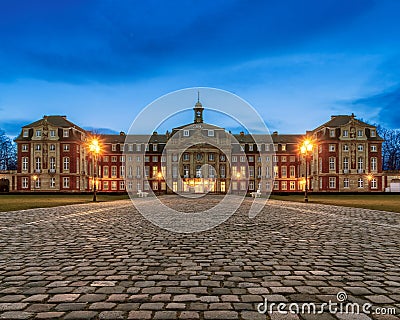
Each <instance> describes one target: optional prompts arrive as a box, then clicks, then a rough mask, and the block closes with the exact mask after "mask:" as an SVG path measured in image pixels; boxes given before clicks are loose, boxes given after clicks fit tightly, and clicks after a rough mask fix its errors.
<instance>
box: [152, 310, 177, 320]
mask: <svg viewBox="0 0 400 320" xmlns="http://www.w3.org/2000/svg"><path fill="white" fill-rule="evenodd" d="M153 319H172V320H174V319H177V313H176V312H175V311H156V313H155V314H154V317H153Z"/></svg>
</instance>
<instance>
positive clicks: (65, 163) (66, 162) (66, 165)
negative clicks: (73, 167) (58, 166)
mask: <svg viewBox="0 0 400 320" xmlns="http://www.w3.org/2000/svg"><path fill="white" fill-rule="evenodd" d="M63 170H64V171H68V170H69V157H64V158H63Z"/></svg>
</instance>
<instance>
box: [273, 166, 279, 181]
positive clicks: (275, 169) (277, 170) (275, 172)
mask: <svg viewBox="0 0 400 320" xmlns="http://www.w3.org/2000/svg"><path fill="white" fill-rule="evenodd" d="M278 176H279V168H278V166H274V178H278Z"/></svg>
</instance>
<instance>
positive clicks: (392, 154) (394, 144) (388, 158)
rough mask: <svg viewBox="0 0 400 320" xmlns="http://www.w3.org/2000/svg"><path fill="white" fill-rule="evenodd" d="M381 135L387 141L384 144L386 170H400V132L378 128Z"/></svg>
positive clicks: (383, 152)
mask: <svg viewBox="0 0 400 320" xmlns="http://www.w3.org/2000/svg"><path fill="white" fill-rule="evenodd" d="M377 129H378V133H379V135H380V136H381V137H382V138H383V139H384V140H385V141H384V142H383V144H382V160H383V169H384V170H400V130H398V129H386V128H383V127H382V126H378V127H377Z"/></svg>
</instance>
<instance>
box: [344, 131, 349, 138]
mask: <svg viewBox="0 0 400 320" xmlns="http://www.w3.org/2000/svg"><path fill="white" fill-rule="evenodd" d="M348 136H349V130H343V137H345V138H347V137H348Z"/></svg>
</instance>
